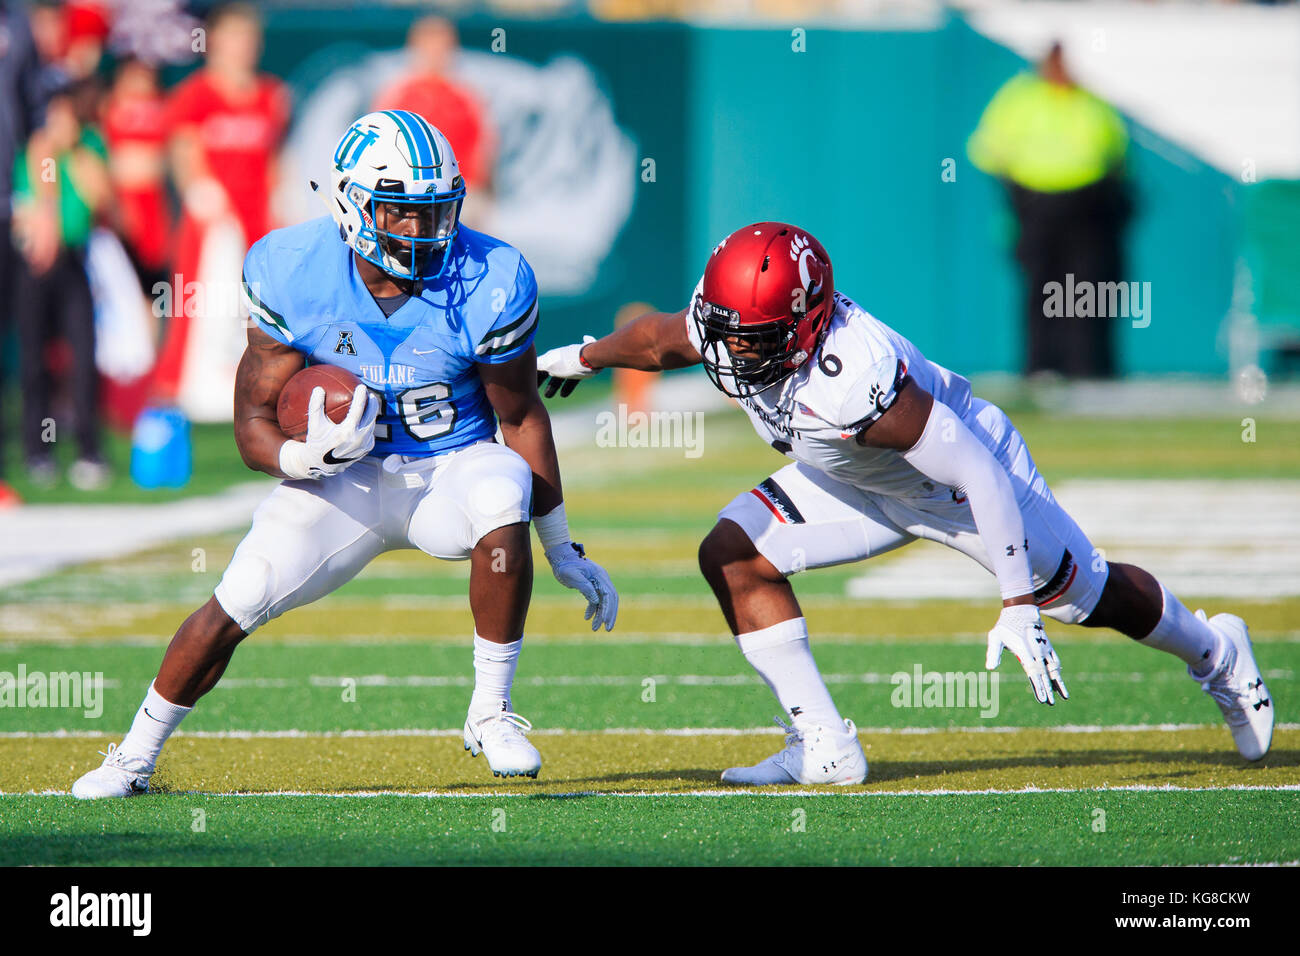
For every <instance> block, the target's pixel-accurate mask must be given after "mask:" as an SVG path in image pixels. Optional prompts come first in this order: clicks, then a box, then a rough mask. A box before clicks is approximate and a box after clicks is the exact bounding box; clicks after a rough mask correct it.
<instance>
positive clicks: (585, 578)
mask: <svg viewBox="0 0 1300 956" xmlns="http://www.w3.org/2000/svg"><path fill="white" fill-rule="evenodd" d="M546 560H547V561H549V562H550V563H551V570H552V571H553V572H554V573H555V580H557V581H559V582H560V583H561V584H563V585H564V586H565V587H566V588H573V589H574V590H576V591H579V592H581V594H582V596H583V597H585V598H586V599H587V613H586V614H584V615H583V619H584V620H588V621H591V629H592V630H593V631H597V630H600V626H601V625H602V624H604V625H605V630H606V631H612V630H613V629H614V619H615V618H617V617H618V591H616V590H615V589H614V582H613V581H611V580H610V579H609V573H608V572H607V571H606V570H605V569H604V568H602V567H601V566H600V565H599V564H597V563H596V562H595V561H592V560H591V559H590V558H588V557H587V555H586V552H584V551H583V550H582V545H580V544H578V543H577V542H576V541H570V542H568V543H566V544H561V545H557V546H556V547H554V548H551V549H550V550H549V551H547V552H546Z"/></svg>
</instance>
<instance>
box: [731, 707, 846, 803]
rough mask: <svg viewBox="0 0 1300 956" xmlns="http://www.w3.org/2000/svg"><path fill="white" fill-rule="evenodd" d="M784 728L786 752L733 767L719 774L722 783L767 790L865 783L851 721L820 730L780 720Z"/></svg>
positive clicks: (778, 721) (812, 725)
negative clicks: (783, 785) (791, 786)
mask: <svg viewBox="0 0 1300 956" xmlns="http://www.w3.org/2000/svg"><path fill="white" fill-rule="evenodd" d="M776 722H777V723H778V724H780V725H781V726H782V727H784V728H785V732H786V738H785V749H783V750H781V751H780V752H778V753H775V754H773V755H772V756H770V757H768V758H767V759H766V760H763V761H760V762H759V763H757V764H755V765H754V766H752V767H732V768H730V769H729V770H724V771H723V772H722V782H723V783H736V784H744V785H747V786H751V787H768V786H774V785H781V784H785V785H788V784H795V783H798V784H819V783H833V784H837V785H839V786H850V785H852V784H857V783H861V782H862V781H864V780H866V779H867V755H866V754H864V753H863V752H862V744H861V742H859V740H858V728H857V727H856V726H855V725H854V723H853V721H851V720H846V721H844V726H843V727H838V728H837V727H821V726H818V725H816V724H810V723H805V722H803V721H800V720H799V719H798V718H795V719H794V721H793V726H791V725H790V724H787V723H786V722H785V721H783V720H781V719H780V718H779V717H778V718H777V720H776Z"/></svg>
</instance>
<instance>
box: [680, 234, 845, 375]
mask: <svg viewBox="0 0 1300 956" xmlns="http://www.w3.org/2000/svg"><path fill="white" fill-rule="evenodd" d="M701 300H702V301H700V302H699V303H697V304H696V308H695V312H694V317H695V322H696V324H697V326H698V328H699V330H700V339H701V343H702V348H701V356H702V358H703V360H704V361H703V364H704V369H705V372H706V373H708V375H709V377H710V378H711V379H712V380H713V383H714V384H715V385H716V386H717V387H718V388H720V389H721V390H722V391H724V392H726V393H727V394H728V395H731V396H733V397H735V398H745V397H748V396H750V395H754V394H756V393H758V392H761V391H763V390H764V389H766V388H770V387H771V386H772V385H775V384H776V383H778V382H780V381H783V380H784V379H786V378H788V377H789V376H790V374H791V373H793V372H794V371H795V370H796V369H798V368H799V367H800V366H801V365H802V364H803V363H804V362H806V361H807V360H808V358H809V356H811V355H812V354H813V353H814V352H816V350H817V346H818V345H819V344H820V342H821V339H822V336H823V335H824V334H825V332H826V328H827V326H828V325H829V324H830V319H831V316H832V315H833V314H834V311H835V283H834V278H833V273H832V270H831V260H830V256H828V255H827V254H826V250H825V249H824V248H823V247H822V244H821V243H820V242H818V241H817V240H816V239H815V238H814V237H813V236H812V234H811V233H809V232H807V231H806V230H804V229H800V228H798V227H797V226H792V225H790V224H789V223H784V222H759V223H754V224H752V225H749V226H746V227H745V228H743V229H737V230H736V231H735V232H733V233H732V234H731V235H729V236H727V237H726V238H725V239H723V240H722V241H721V242H720V243H718V245H717V246H716V247H715V248H714V250H713V255H712V256H711V257H710V258H709V262H708V264H707V265H706V266H705V270H704V283H703V289H702V291H701ZM723 316H726V320H725V321H723Z"/></svg>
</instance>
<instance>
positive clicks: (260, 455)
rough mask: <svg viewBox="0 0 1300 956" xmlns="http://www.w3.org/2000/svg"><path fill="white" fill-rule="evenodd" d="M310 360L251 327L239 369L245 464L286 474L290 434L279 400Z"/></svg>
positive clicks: (238, 424) (238, 416) (239, 433)
mask: <svg viewBox="0 0 1300 956" xmlns="http://www.w3.org/2000/svg"><path fill="white" fill-rule="evenodd" d="M306 364H307V359H306V356H304V355H303V354H302V353H301V352H299V351H298V350H297V349H295V348H291V347H289V346H288V345H285V344H283V343H281V342H277V341H276V340H275V339H273V338H271V336H269V335H267V334H266V333H265V332H263V331H262V330H261V329H259V328H257V327H256V326H252V327H250V328H249V330H248V346H247V347H246V348H245V349H244V355H243V358H241V359H240V360H239V370H238V371H237V372H236V373H235V444H236V445H237V446H239V454H240V456H241V457H242V458H243V459H244V464H246V465H247V466H248V467H249V468H252V469H253V470H254V471H264V472H266V473H267V474H268V475H271V476H273V477H275V478H284V477H285V474H284V472H282V471H281V470H280V446H281V445H283V444H284V443H285V441H287V440H288V436H286V435H285V433H284V432H282V431H280V420H279V418H278V417H277V415H276V408H275V406H276V403H277V402H278V401H279V400H280V391H281V390H282V389H283V388H284V386H285V383H286V382H288V381H289V379H291V378H293V376H294V375H295V374H297V373H298V372H299V371H301V370H302V368H303V366H304V365H306Z"/></svg>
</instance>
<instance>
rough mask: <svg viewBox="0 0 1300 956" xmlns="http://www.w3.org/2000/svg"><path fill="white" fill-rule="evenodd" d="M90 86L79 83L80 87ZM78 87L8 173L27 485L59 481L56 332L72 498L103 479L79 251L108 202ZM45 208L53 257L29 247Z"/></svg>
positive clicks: (89, 309) (99, 147) (60, 100)
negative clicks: (20, 255)
mask: <svg viewBox="0 0 1300 956" xmlns="http://www.w3.org/2000/svg"><path fill="white" fill-rule="evenodd" d="M87 82H88V81H82V84H85V83H87ZM80 95H81V91H80V90H79V89H78V87H77V86H75V85H74V86H73V87H72V88H70V89H67V90H64V91H60V92H58V93H56V95H55V96H53V97H52V98H51V99H50V102H49V105H48V107H47V108H46V115H45V124H44V126H43V127H42V129H41V130H40V131H39V132H38V133H37V134H36V135H35V136H33V138H32V144H33V146H32V148H30V149H29V150H28V153H27V155H25V156H21V157H19V159H18V161H17V163H15V166H14V204H15V206H14V220H15V229H16V233H17V234H18V236H19V239H20V245H21V246H22V248H23V251H24V258H25V260H26V268H24V269H20V270H19V282H18V289H19V296H18V302H19V306H18V308H17V309H16V310H15V315H16V318H17V325H18V340H19V362H20V370H21V376H22V389H23V426H22V431H23V450H24V452H25V454H26V456H27V466H28V471H29V473H30V476H31V478H32V480H33V481H35V482H36V483H38V484H43V485H50V484H53V483H54V481H55V480H56V478H57V473H56V471H55V464H54V456H53V455H52V454H51V447H50V441H51V438H57V437H58V429H59V423H58V422H57V421H55V429H56V430H55V431H54V433H53V435H51V432H50V429H49V427H48V422H49V420H51V419H52V418H53V416H52V414H51V413H52V409H53V400H52V391H53V383H52V381H51V376H50V374H49V369H48V367H47V360H46V352H47V346H48V344H49V342H50V340H51V339H52V337H53V333H54V332H56V331H57V332H60V333H61V334H62V336H63V337H64V339H65V340H66V342H67V344H68V347H69V348H68V352H69V355H70V365H71V380H70V383H69V384H70V391H71V394H72V404H73V416H74V422H73V424H74V432H75V435H76V439H77V446H78V452H79V457H78V459H77V461H76V463H75V464H74V465H73V466H72V469H71V470H70V471H69V473H68V478H69V480H70V481H71V482H72V483H73V485H75V486H76V487H78V488H81V489H83V490H90V489H94V488H98V487H102V486H103V485H104V484H105V483H106V482H107V479H108V469H107V467H106V466H105V465H104V463H103V459H102V456H101V455H100V438H99V410H98V403H97V402H96V393H97V388H98V373H97V371H96V368H95V314H94V304H93V302H92V301H91V296H90V285H89V283H88V281H87V278H86V267H85V251H86V243H87V241H88V240H89V238H90V231H91V229H92V228H93V226H94V224H95V217H96V215H97V213H98V211H99V210H100V209H102V208H103V207H104V206H105V204H106V203H107V201H108V198H109V190H110V186H109V180H108V170H107V167H106V165H105V160H106V149H105V147H104V141H103V139H102V138H101V137H100V135H99V133H98V132H97V131H96V130H95V129H94V127H93V126H90V125H85V124H83V123H82V122H81V121H80V120H79V119H78V116H77V110H76V101H77V99H78V97H79V96H80ZM51 199H52V201H53V203H54V206H55V209H56V210H57V217H56V222H57V230H56V232H55V241H54V243H53V246H52V249H50V248H47V246H46V245H45V244H44V242H45V240H44V239H36V238H35V237H37V236H38V235H39V230H40V229H41V228H42V227H41V226H40V225H39V224H40V223H42V222H43V221H44V219H45V218H46V217H45V214H44V211H43V210H44V208H45V207H46V204H47V203H48V202H49V201H50V200H51Z"/></svg>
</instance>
